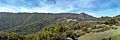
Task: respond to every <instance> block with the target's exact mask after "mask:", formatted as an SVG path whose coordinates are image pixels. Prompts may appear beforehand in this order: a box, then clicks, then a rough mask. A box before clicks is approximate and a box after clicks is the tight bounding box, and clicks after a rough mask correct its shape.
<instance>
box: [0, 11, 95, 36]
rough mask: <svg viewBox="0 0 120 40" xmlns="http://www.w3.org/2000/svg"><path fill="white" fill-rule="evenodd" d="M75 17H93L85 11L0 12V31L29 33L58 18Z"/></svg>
mask: <svg viewBox="0 0 120 40" xmlns="http://www.w3.org/2000/svg"><path fill="white" fill-rule="evenodd" d="M62 18H66V19H76V20H77V21H88V20H93V19H95V17H93V16H90V15H88V14H85V13H81V14H75V13H59V14H52V13H6V12H1V13H0V31H5V32H17V33H20V34H30V33H34V32H37V31H40V30H41V28H44V27H45V26H49V25H51V24H54V23H56V22H58V21H56V20H58V19H62Z"/></svg>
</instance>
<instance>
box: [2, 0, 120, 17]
mask: <svg viewBox="0 0 120 40" xmlns="http://www.w3.org/2000/svg"><path fill="white" fill-rule="evenodd" d="M0 12H42V13H49V12H50V13H61V12H67V13H68V12H73V13H80V12H86V13H88V14H89V15H93V16H96V17H100V16H115V15H118V14H120V0H0Z"/></svg>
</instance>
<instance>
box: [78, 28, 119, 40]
mask: <svg viewBox="0 0 120 40" xmlns="http://www.w3.org/2000/svg"><path fill="white" fill-rule="evenodd" d="M117 28H118V29H116V30H114V29H111V30H108V31H105V32H99V33H88V34H86V35H83V36H81V37H79V40H102V39H103V38H110V37H115V38H113V40H120V39H118V38H117V39H116V35H119V34H120V26H117Z"/></svg>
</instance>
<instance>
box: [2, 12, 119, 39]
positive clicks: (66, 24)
mask: <svg viewBox="0 0 120 40" xmlns="http://www.w3.org/2000/svg"><path fill="white" fill-rule="evenodd" d="M119 29H120V15H118V16H114V17H101V18H96V17H93V16H91V15H88V14H86V13H80V14H74V13H60V14H52V13H5V12H2V13H0V31H1V32H0V40H97V39H99V40H120V39H119V37H120V36H119V35H120V33H119V32H120V31H119Z"/></svg>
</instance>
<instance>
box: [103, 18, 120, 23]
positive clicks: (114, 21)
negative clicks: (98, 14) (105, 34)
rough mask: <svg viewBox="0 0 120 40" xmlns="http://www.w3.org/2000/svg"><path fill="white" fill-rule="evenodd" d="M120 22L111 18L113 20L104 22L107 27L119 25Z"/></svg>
mask: <svg viewBox="0 0 120 40" xmlns="http://www.w3.org/2000/svg"><path fill="white" fill-rule="evenodd" d="M117 23H118V22H117V21H116V19H114V18H111V19H108V20H106V21H105V22H104V24H107V25H115V24H117Z"/></svg>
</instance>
